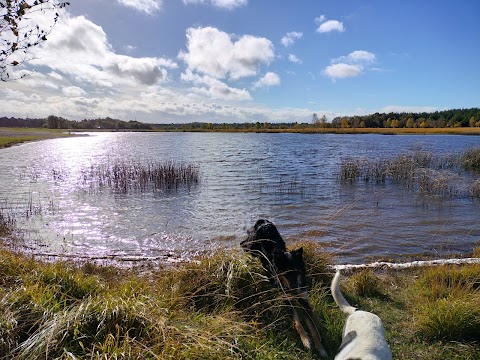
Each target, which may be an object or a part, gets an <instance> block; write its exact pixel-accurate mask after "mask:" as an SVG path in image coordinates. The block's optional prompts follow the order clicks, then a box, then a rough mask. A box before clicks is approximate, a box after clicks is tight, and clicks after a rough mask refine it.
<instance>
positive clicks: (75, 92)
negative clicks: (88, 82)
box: [62, 86, 87, 97]
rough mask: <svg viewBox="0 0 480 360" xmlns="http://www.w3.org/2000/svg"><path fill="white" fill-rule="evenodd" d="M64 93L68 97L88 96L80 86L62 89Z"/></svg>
mask: <svg viewBox="0 0 480 360" xmlns="http://www.w3.org/2000/svg"><path fill="white" fill-rule="evenodd" d="M62 93H63V95H65V96H68V97H80V96H83V95H86V94H87V93H86V92H85V90H83V89H82V88H79V87H78V86H67V87H64V88H63V89H62Z"/></svg>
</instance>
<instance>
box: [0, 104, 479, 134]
mask: <svg viewBox="0 0 480 360" xmlns="http://www.w3.org/2000/svg"><path fill="white" fill-rule="evenodd" d="M0 126H5V127H37V128H38V127H44V128H49V129H72V130H75V129H79V130H80V129H108V130H160V131H268V130H308V129H312V128H448V127H480V109H479V108H471V109H456V110H444V111H436V112H432V113H427V112H422V113H394V112H391V113H388V114H386V113H375V114H371V115H364V116H343V117H336V118H334V119H333V120H332V121H331V122H328V121H327V118H326V117H325V116H322V117H318V115H317V114H313V116H312V119H311V122H305V123H298V122H290V123H288V122H282V123H270V122H259V121H257V122H245V123H207V122H190V123H183V124H182V123H180V124H145V123H141V122H138V121H123V120H118V119H112V118H110V117H106V118H102V119H85V120H81V121H75V120H67V119H64V118H62V117H59V116H54V115H50V116H49V117H47V118H46V119H19V118H13V117H12V118H7V117H1V118H0Z"/></svg>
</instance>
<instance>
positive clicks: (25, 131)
mask: <svg viewBox="0 0 480 360" xmlns="http://www.w3.org/2000/svg"><path fill="white" fill-rule="evenodd" d="M64 131H65V130H49V129H37V128H2V127H0V148H5V147H10V146H13V145H17V144H21V143H24V142H28V141H37V140H45V139H53V138H58V137H65V136H69V135H68V134H65V133H64Z"/></svg>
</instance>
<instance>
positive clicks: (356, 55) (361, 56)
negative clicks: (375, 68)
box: [347, 50, 376, 62]
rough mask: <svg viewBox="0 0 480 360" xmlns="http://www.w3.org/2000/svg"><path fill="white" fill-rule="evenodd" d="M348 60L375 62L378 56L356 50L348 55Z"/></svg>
mask: <svg viewBox="0 0 480 360" xmlns="http://www.w3.org/2000/svg"><path fill="white" fill-rule="evenodd" d="M347 58H348V60H350V61H351V62H374V61H375V59H376V56H375V54H373V53H371V52H368V51H364V50H356V51H353V52H351V53H350V54H348V55H347Z"/></svg>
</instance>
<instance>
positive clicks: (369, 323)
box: [331, 271, 392, 360]
mask: <svg viewBox="0 0 480 360" xmlns="http://www.w3.org/2000/svg"><path fill="white" fill-rule="evenodd" d="M331 292H332V295H333V299H334V300H335V303H337V305H338V307H339V308H340V310H342V312H343V313H345V314H347V315H348V316H347V320H346V321H345V326H344V328H343V333H342V344H341V345H340V348H339V349H338V354H337V355H336V356H335V360H391V359H392V353H391V352H390V348H389V347H388V344H387V340H386V339H385V329H384V328H383V324H382V320H381V319H380V318H379V317H378V316H377V315H375V314H372V313H370V312H367V311H362V310H358V309H357V308H355V307H353V306H351V305H350V304H349V303H348V302H347V300H346V299H345V298H344V297H343V294H342V292H341V291H340V271H337V273H336V274H335V277H334V278H333V280H332V285H331Z"/></svg>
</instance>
